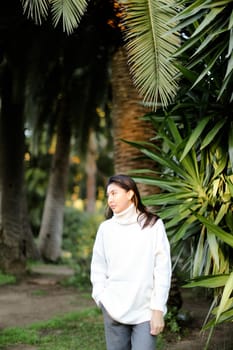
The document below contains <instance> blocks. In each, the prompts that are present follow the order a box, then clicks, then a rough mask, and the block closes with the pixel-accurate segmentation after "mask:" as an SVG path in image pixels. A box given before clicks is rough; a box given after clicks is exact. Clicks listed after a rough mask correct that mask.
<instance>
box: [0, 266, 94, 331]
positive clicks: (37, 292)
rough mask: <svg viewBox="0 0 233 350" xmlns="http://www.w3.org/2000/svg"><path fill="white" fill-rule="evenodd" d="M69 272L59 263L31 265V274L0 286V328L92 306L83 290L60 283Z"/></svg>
mask: <svg viewBox="0 0 233 350" xmlns="http://www.w3.org/2000/svg"><path fill="white" fill-rule="evenodd" d="M72 273H73V271H72V270H71V269H69V268H67V267H62V266H52V267H51V266H42V267H34V268H33V274H32V275H31V277H27V278H26V279H25V280H24V281H22V282H20V283H19V284H17V285H7V286H2V287H1V286H0V329H3V328H7V327H14V326H24V325H29V324H31V323H34V322H37V321H43V320H48V319H50V318H52V317H54V316H56V315H62V314H64V313H66V312H70V311H75V310H80V309H82V308H85V307H88V306H94V303H93V301H92V300H91V298H90V297H88V296H87V295H86V294H85V293H81V292H78V291H77V289H74V288H70V287H63V286H62V285H61V284H60V281H61V280H62V279H64V278H67V277H68V276H70V275H72Z"/></svg>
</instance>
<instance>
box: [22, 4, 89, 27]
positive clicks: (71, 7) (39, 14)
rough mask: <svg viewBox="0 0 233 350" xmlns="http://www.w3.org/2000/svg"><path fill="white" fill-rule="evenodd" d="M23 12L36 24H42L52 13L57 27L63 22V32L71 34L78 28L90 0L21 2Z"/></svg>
mask: <svg viewBox="0 0 233 350" xmlns="http://www.w3.org/2000/svg"><path fill="white" fill-rule="evenodd" d="M21 3H22V6H23V11H24V13H25V14H27V16H28V17H29V18H32V19H33V20H34V21H35V23H36V24H42V21H43V19H46V18H47V17H48V13H49V9H51V12H52V20H53V24H54V26H55V27H56V26H57V25H58V23H60V21H62V26H63V31H64V32H66V33H67V34H71V33H72V32H73V31H74V29H75V28H77V26H78V24H79V22H80V20H81V18H82V16H83V14H84V12H85V10H86V8H87V4H88V0H65V1H64V0H21Z"/></svg>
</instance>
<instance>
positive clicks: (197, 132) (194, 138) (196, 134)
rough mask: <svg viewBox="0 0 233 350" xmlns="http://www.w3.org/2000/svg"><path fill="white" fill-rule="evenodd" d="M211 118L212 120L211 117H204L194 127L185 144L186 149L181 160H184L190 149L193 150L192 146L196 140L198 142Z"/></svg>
mask: <svg viewBox="0 0 233 350" xmlns="http://www.w3.org/2000/svg"><path fill="white" fill-rule="evenodd" d="M209 120H210V118H209V117H206V118H203V119H202V120H201V121H200V123H199V124H198V125H197V127H196V128H195V129H194V131H193V133H192V134H191V136H190V138H189V140H188V142H187V144H186V146H185V149H184V152H183V154H182V156H181V158H180V161H182V160H183V159H184V158H185V156H186V155H187V154H188V153H189V151H190V150H191V148H192V147H193V145H194V144H195V142H197V140H198V139H199V137H200V135H201V133H202V132H203V130H204V129H205V127H206V125H207V123H208V122H209Z"/></svg>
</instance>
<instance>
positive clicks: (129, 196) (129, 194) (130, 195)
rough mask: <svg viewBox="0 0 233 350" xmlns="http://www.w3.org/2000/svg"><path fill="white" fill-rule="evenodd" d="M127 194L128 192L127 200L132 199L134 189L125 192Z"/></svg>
mask: <svg viewBox="0 0 233 350" xmlns="http://www.w3.org/2000/svg"><path fill="white" fill-rule="evenodd" d="M127 194H128V198H129V200H132V199H133V196H134V191H133V190H129V191H128V192H127Z"/></svg>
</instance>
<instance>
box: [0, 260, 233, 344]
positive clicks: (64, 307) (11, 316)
mask: <svg viewBox="0 0 233 350" xmlns="http://www.w3.org/2000/svg"><path fill="white" fill-rule="evenodd" d="M72 274H73V271H72V270H71V269H69V268H67V267H62V266H44V265H43V266H38V267H34V268H33V273H32V275H31V276H30V277H27V278H26V279H25V280H24V281H22V282H21V283H19V284H17V285H8V286H2V287H1V286H0V330H1V329H4V328H7V327H13V326H24V325H30V324H32V323H34V322H37V321H44V320H49V319H50V318H52V317H55V316H59V315H63V314H64V313H67V312H71V311H75V310H80V309H83V308H86V307H90V306H94V302H93V301H92V299H91V297H90V295H89V294H87V293H81V292H78V291H77V289H74V288H69V287H63V286H62V285H61V284H60V282H61V280H62V279H64V278H67V277H68V276H71V275H72ZM183 309H184V310H187V311H188V312H189V313H190V314H191V316H192V322H191V323H190V324H189V325H188V328H186V330H185V332H184V335H183V336H182V337H181V339H179V340H178V339H175V338H174V336H172V337H171V342H168V343H167V345H166V346H165V348H164V350H202V349H204V344H205V341H206V339H207V334H205V335H204V336H203V335H201V334H200V329H201V326H202V323H203V321H204V319H205V316H206V313H207V311H208V303H207V301H206V300H204V299H203V298H194V297H193V296H192V294H190V292H188V293H187V292H185V297H184V305H183ZM232 329H233V327H232V324H227V325H224V326H223V327H219V328H217V329H216V331H215V333H214V336H213V339H212V342H211V346H210V348H209V350H233V334H232ZM7 350H36V347H31V346H30V347H29V346H25V345H17V346H14V347H10V348H8V349H7ZM93 350H94V349H93ZM103 350H104V349H103ZM142 350H143V349H142Z"/></svg>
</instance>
